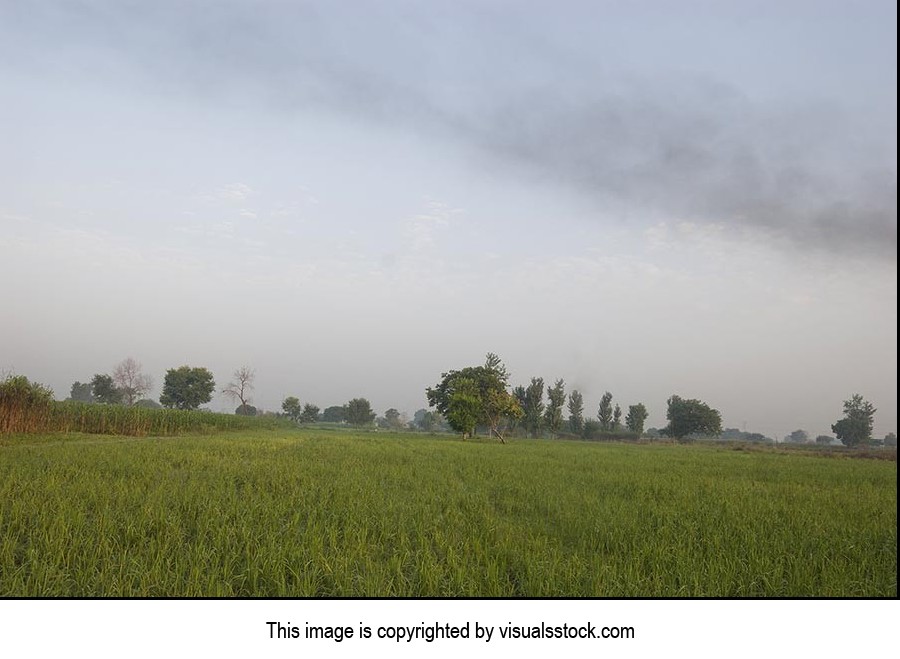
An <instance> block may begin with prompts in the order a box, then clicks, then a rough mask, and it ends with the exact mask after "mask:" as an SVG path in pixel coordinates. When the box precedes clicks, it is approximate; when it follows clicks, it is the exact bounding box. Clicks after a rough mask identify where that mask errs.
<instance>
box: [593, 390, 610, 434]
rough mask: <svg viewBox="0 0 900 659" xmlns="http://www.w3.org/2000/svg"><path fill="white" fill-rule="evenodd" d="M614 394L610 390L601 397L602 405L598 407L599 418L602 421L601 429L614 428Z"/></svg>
mask: <svg viewBox="0 0 900 659" xmlns="http://www.w3.org/2000/svg"><path fill="white" fill-rule="evenodd" d="M612 399H613V396H612V394H611V393H609V392H608V391H607V392H606V393H605V394H603V397H602V398H601V399H600V406H599V407H598V409H597V419H598V420H599V421H600V428H601V430H612V429H613V407H612Z"/></svg>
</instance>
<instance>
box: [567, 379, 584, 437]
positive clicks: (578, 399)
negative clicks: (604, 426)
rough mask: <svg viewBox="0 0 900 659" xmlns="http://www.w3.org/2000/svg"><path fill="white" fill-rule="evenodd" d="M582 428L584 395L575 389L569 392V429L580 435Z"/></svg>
mask: <svg viewBox="0 0 900 659" xmlns="http://www.w3.org/2000/svg"><path fill="white" fill-rule="evenodd" d="M583 429H584V396H582V395H581V392H580V391H578V390H577V389H573V390H572V393H570V394H569V430H570V431H571V432H573V433H575V434H576V435H580V434H581V431H582V430H583Z"/></svg>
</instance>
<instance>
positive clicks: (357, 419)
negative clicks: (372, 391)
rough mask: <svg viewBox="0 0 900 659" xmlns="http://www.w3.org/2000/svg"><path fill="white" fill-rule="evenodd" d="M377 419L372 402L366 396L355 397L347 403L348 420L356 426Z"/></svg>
mask: <svg viewBox="0 0 900 659" xmlns="http://www.w3.org/2000/svg"><path fill="white" fill-rule="evenodd" d="M374 420H375V413H374V412H373V411H372V404H371V403H369V401H368V400H366V399H365V398H354V399H353V400H351V401H350V402H349V403H347V421H349V422H350V423H352V424H353V425H354V426H365V425H368V424H370V423H372V421H374Z"/></svg>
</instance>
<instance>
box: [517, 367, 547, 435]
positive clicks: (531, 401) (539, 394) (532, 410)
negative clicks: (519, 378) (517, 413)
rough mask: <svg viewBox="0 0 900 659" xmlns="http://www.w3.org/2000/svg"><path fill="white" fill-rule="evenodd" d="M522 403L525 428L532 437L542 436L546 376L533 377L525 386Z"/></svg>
mask: <svg viewBox="0 0 900 659" xmlns="http://www.w3.org/2000/svg"><path fill="white" fill-rule="evenodd" d="M524 400H525V403H524V404H523V405H522V413H523V417H524V423H525V429H526V430H527V431H528V433H529V434H530V435H531V436H532V437H540V435H541V431H542V430H543V428H544V378H531V384H529V385H528V386H527V387H525V393H524Z"/></svg>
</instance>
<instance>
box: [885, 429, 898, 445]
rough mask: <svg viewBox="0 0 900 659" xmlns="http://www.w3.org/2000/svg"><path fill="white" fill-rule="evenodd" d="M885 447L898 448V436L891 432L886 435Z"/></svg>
mask: <svg viewBox="0 0 900 659" xmlns="http://www.w3.org/2000/svg"><path fill="white" fill-rule="evenodd" d="M884 445H885V446H888V447H891V448H897V435H896V434H894V433H892V432H889V433H888V434H887V435H885V436H884Z"/></svg>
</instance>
